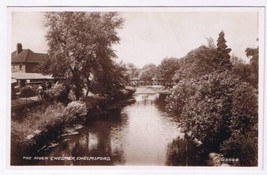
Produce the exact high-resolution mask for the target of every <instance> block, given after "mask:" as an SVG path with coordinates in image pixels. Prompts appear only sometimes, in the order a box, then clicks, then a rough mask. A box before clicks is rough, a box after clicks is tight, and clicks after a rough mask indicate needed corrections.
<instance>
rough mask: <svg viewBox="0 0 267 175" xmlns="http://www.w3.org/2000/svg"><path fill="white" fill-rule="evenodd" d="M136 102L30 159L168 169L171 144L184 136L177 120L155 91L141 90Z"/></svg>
mask: <svg viewBox="0 0 267 175" xmlns="http://www.w3.org/2000/svg"><path fill="white" fill-rule="evenodd" d="M144 90H145V91H144ZM134 98H135V100H136V101H135V102H134V103H133V104H130V105H127V106H125V107H122V108H121V109H115V110H112V111H109V112H108V113H107V114H104V115H101V116H98V117H97V119H94V120H93V121H88V122H87V123H86V124H85V125H84V126H80V127H77V126H76V129H75V130H73V129H72V130H71V131H69V132H67V133H65V134H63V135H61V136H60V137H59V138H58V139H57V140H55V141H53V142H52V143H49V144H48V145H46V147H44V148H43V149H41V150H40V152H39V153H38V154H35V156H34V157H32V158H31V159H35V160H34V162H35V163H34V164H37V165H153V166H162V165H163V166H164V165H167V164H168V163H167V162H168V160H169V159H170V158H168V149H170V148H169V147H170V144H171V143H172V142H173V141H174V139H176V138H177V137H178V138H179V137H180V138H183V137H184V135H183V133H181V132H180V129H179V126H178V123H177V122H176V121H175V118H174V117H172V116H170V115H169V114H167V113H166V112H164V110H162V109H161V108H160V107H159V105H158V103H155V100H156V99H157V98H158V94H157V93H154V92H153V90H152V91H151V89H143V90H142V89H141V90H140V89H138V90H137V92H136V93H135V95H134ZM36 155H38V156H36ZM37 160H39V161H37ZM171 165H173V164H172V163H171Z"/></svg>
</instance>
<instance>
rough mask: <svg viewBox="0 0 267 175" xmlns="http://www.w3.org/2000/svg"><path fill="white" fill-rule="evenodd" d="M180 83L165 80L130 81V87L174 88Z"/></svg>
mask: <svg viewBox="0 0 267 175" xmlns="http://www.w3.org/2000/svg"><path fill="white" fill-rule="evenodd" d="M177 83H178V81H174V80H171V81H170V80H164V79H153V80H140V79H130V81H129V84H128V85H129V86H153V85H162V86H167V87H172V86H174V85H175V84H177Z"/></svg>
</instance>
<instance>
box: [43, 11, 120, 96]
mask: <svg viewBox="0 0 267 175" xmlns="http://www.w3.org/2000/svg"><path fill="white" fill-rule="evenodd" d="M45 19H46V23H45V24H46V27H47V29H48V32H47V35H46V39H47V41H48V45H49V51H48V53H49V58H48V59H47V60H46V62H45V64H43V65H42V69H43V71H44V72H45V73H47V74H53V75H54V76H60V77H66V78H67V80H69V85H70V86H72V88H73V89H74V91H75V95H76V98H79V97H81V96H82V89H83V88H86V89H87V91H90V90H91V89H90V88H91V87H92V86H91V83H92V82H93V81H94V82H96V81H97V80H95V79H96V78H97V79H99V78H100V77H99V76H100V75H102V76H108V77H110V76H112V73H113V71H114V70H111V69H115V68H116V66H115V63H114V61H113V59H112V58H115V57H116V54H115V52H114V50H113V49H112V45H113V44H117V43H119V40H120V39H119V37H118V36H117V32H116V29H118V28H121V27H122V23H123V19H122V18H120V17H118V15H117V13H115V12H109V13H98V12H93V13H85V12H47V13H45Z"/></svg>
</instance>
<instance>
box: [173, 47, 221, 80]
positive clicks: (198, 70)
mask: <svg viewBox="0 0 267 175" xmlns="http://www.w3.org/2000/svg"><path fill="white" fill-rule="evenodd" d="M215 54H216V49H215V48H213V47H210V46H208V47H207V46H205V45H202V46H200V47H198V48H196V49H193V50H191V51H190V52H189V53H188V54H187V55H186V56H185V57H183V58H181V59H179V60H178V63H177V64H179V69H178V70H176V72H175V74H174V77H173V80H175V81H181V80H182V79H190V78H197V77H200V76H202V75H205V74H208V73H210V72H212V71H214V68H213V65H212V58H213V57H214V56H215Z"/></svg>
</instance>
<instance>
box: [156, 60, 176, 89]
mask: <svg viewBox="0 0 267 175" xmlns="http://www.w3.org/2000/svg"><path fill="white" fill-rule="evenodd" d="M178 69H179V61H178V59H176V58H165V59H163V60H162V61H161V63H160V65H159V66H158V70H157V79H159V80H163V85H165V86H167V85H169V84H171V82H172V80H173V76H174V74H175V72H176V71H177V70H178Z"/></svg>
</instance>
